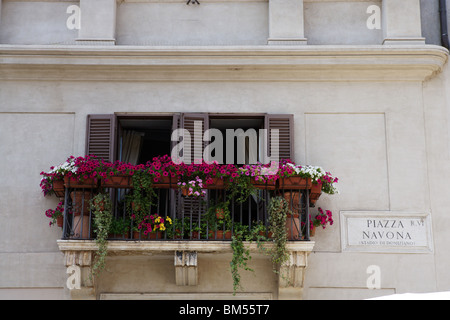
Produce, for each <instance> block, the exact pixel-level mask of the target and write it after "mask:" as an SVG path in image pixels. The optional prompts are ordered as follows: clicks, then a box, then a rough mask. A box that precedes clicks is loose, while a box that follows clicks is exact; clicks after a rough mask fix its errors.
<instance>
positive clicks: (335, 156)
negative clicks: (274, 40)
mask: <svg viewBox="0 0 450 320" xmlns="http://www.w3.org/2000/svg"><path fill="white" fill-rule="evenodd" d="M37 2H38V1H29V2H22V1H5V0H4V1H3V3H2V7H1V19H0V43H2V44H31V43H32V44H51V43H74V42H75V40H76V39H77V37H78V33H77V31H74V30H70V31H69V30H67V28H66V27H65V21H66V18H67V17H68V15H67V14H66V13H65V7H66V6H67V5H69V4H77V2H73V3H72V2H56V1H55V2H53V1H49V2H44V3H40V6H39V8H38V9H37V10H33V12H35V15H33V16H32V17H28V18H26V19H22V18H20V17H23V16H24V15H25V16H26V17H27V14H29V12H30V9H31V8H35V7H36V3H37ZM377 3H380V2H379V1H378V2H377V1H375V2H373V1H350V2H348V3H347V2H336V3H334V2H329V1H305V6H304V8H305V14H306V15H305V30H304V31H305V37H306V38H307V39H308V43H310V44H355V45H363V44H364V45H365V44H373V45H379V44H381V43H382V40H383V35H382V32H381V31H379V30H372V31H370V32H369V31H368V30H367V29H366V28H365V26H364V27H362V28H357V26H359V24H360V23H362V22H365V19H364V17H366V16H367V14H365V13H364V12H362V13H361V12H360V11H361V10H360V9H362V8H363V7H366V5H368V4H377ZM152 4H153V5H155V6H157V7H158V10H166V9H167V10H171V11H175V12H176V13H177V16H178V17H179V18H180V19H181V20H183V19H184V20H183V23H181V22H180V24H177V25H176V26H175V27H173V28H175V29H170V28H167V25H166V23H167V24H169V22H170V23H172V21H168V20H166V17H165V16H164V15H163V14H160V15H157V14H156V12H159V11H158V10H156V11H155V12H153V11H151V10H149V9H148V8H149V7H148V6H146V5H148V4H147V3H133V2H132V1H125V2H123V3H122V4H121V5H120V6H119V7H118V10H117V13H118V14H117V29H116V36H117V38H116V41H117V44H119V45H120V44H158V43H159V44H161V43H162V44H179V43H180V42H183V43H184V44H198V43H199V42H200V43H201V44H213V43H220V44H242V43H245V44H248V45H254V44H258V45H265V41H266V40H267V37H268V34H269V26H268V25H267V24H268V16H267V15H268V2H267V1H244V0H243V1H236V2H232V3H225V2H220V1H214V2H212V3H210V4H209V3H206V2H205V3H202V4H201V6H200V7H195V6H186V5H184V4H183V3H181V2H176V1H174V2H169V3H164V4H162V3H156V1H155V3H153V2H152ZM166 7H167V8H166ZM240 9H242V10H240ZM195 10H197V11H195ZM199 10H202V11H201V15H200V11H199ZM147 11H148V12H147ZM219 11H226V12H228V13H229V14H230V15H233V17H234V19H235V20H233V19H228V17H229V16H227V15H225V16H222V15H220V19H215V17H218V16H219V13H218V12H219ZM54 12H58V13H60V14H54V15H53V13H54ZM61 12H62V13H61ZM336 12H337V13H339V15H340V14H341V13H342V14H344V12H345V14H346V16H345V17H346V18H345V19H344V20H343V21H344V22H345V23H342V24H341V22H342V21H341V20H339V19H335V20H333V19H330V20H328V21H329V22H330V23H331V25H330V27H329V28H330V29H332V30H334V31H335V32H338V33H341V34H343V33H345V35H343V36H342V37H338V38H336V37H334V36H332V35H333V33H330V32H327V30H328V29H329V28H328V25H324V24H323V21H324V19H323V18H322V17H327V16H329V15H330V14H331V13H333V14H334V13H336ZM147 13H148V14H149V19H148V20H145V18H146V17H147ZM347 13H348V14H347ZM151 14H156V15H157V17H156V16H154V17H153V18H154V19H153V18H152V16H151ZM50 16H51V17H52V19H48V18H49V17H50ZM350 16H351V17H354V19H350V18H349V17H350ZM156 18H158V19H156ZM215 20H218V21H219V22H220V23H218V24H215V25H214V28H209V26H210V25H211V24H212V22H213V21H215ZM42 21H45V26H42ZM155 21H157V22H158V26H159V28H160V32H158V33H155V34H149V33H148V30H149V29H152V23H154V22H155ZM333 23H334V24H333ZM229 24H230V25H231V28H229ZM36 25H39V27H35V26H36ZM197 26H199V28H197V29H196V31H195V32H193V30H192V29H193V28H196V27H197ZM184 27H186V28H184ZM349 29H352V30H353V32H352V33H347V30H349ZM237 30H243V31H242V33H240V32H238V31H237ZM415 36H419V35H415ZM331 48H332V49H333V48H340V47H339V46H337V45H336V46H331ZM363 48H367V50H370V47H369V46H367V47H363ZM328 49H330V47H327V48H324V49H323V50H328ZM61 50H65V49H61ZM99 50H100V51H101V50H105V51H107V50H108V49H107V48H106V47H105V48H103V49H102V48H100V49H99ZM145 50H148V51H151V50H150V49H148V48H147V49H143V51H144V53H141V56H145V54H146V53H145ZM172 50H174V51H176V50H177V48H175V47H174V48H172ZM202 50H205V49H202ZM220 50H222V51H220V54H221V57H225V58H226V59H229V61H231V62H230V64H231V65H232V63H233V61H234V60H233V59H234V57H228V56H227V52H226V51H227V50H225V49H223V48H222V49H220ZM249 50H251V49H249ZM286 50H287V49H286ZM317 50H322V49H317ZM343 50H344V49H343ZM348 50H350V49H348ZM407 50H411V52H414V48H408V49H407ZM407 50H406V51H407ZM206 51H207V50H206ZM9 54H10V53H8V54H4V56H5V60H2V61H3V62H2V63H4V64H5V65H6V64H7V63H10V62H4V61H6V60H7V59H6V56H8V55H9ZM33 54H35V55H37V54H36V52H33ZM88 54H92V55H96V53H88ZM276 54H278V56H277V58H279V60H277V63H280V64H282V63H281V62H280V60H282V59H283V58H285V59H288V58H286V57H283V56H282V54H281V55H280V54H279V53H276ZM276 54H275V55H276ZM295 54H297V53H295ZM295 54H292V52H289V55H295ZM377 54H378V55H377ZM377 54H374V55H373V56H374V61H376V62H377V61H384V60H385V57H383V56H381V54H380V53H379V52H378V53H377ZM396 54H397V53H396ZM401 54H403V55H404V57H405V59H408V53H405V52H401V53H398V54H397V55H401ZM73 55H76V54H75V53H73V52H71V54H69V55H68V56H70V57H71V56H73ZM268 55H269V54H268ZM357 55H359V56H361V57H362V56H363V53H362V52H358V53H357ZM136 56H138V54H136ZM280 56H281V57H280ZM311 56H314V55H312V54H311V55H310V56H309V57H308V58H305V57H303V60H301V59H302V57H300V58H299V60H301V61H306V60H307V61H309V60H310V59H311V58H310V57H311ZM338 56H339V55H338V53H336V55H335V56H333V55H329V56H328V60H324V61H319V62H317V63H316V65H312V64H311V65H310V66H309V67H310V68H309V69H308V68H305V69H302V70H300V71H298V74H296V75H297V76H298V79H294V78H289V80H286V79H285V78H283V77H282V76H280V73H281V74H282V71H279V70H277V71H276V72H275V71H273V70H269V68H268V69H267V70H265V71H264V70H263V71H260V72H262V74H264V75H265V76H267V79H270V78H271V77H273V78H274V80H273V81H271V80H265V81H261V80H260V79H257V78H256V79H251V80H249V77H248V74H247V77H245V76H243V77H242V78H243V80H242V79H240V78H239V75H237V76H233V77H228V78H226V79H225V80H221V79H220V74H219V76H217V75H216V74H215V72H209V71H211V70H202V71H201V72H202V77H201V80H196V81H190V80H189V79H186V77H185V75H184V76H180V74H178V73H177V72H174V73H173V74H170V75H168V76H167V75H166V76H165V78H164V79H163V80H158V79H152V80H140V81H134V80H133V78H132V77H131V78H130V77H129V74H127V77H126V79H120V76H117V75H120V73H119V72H118V69H119V68H117V69H115V67H114V65H113V66H111V70H110V71H111V72H112V73H113V74H114V72H117V73H116V74H115V77H114V79H111V80H109V79H104V75H103V77H102V76H100V77H99V78H100V80H95V79H87V78H86V77H85V76H84V75H83V74H84V73H87V72H91V73H89V74H91V75H92V74H93V73H92V69H89V68H86V67H83V66H81V67H80V70H81V71H77V70H76V68H75V69H69V68H67V69H66V68H65V67H66V65H72V66H73V65H77V64H78V65H83V63H84V61H85V60H82V59H81V58H79V57H76V58H68V57H63V58H61V56H60V57H59V58H61V59H60V60H61V61H63V62H61V66H60V67H59V68H58V67H56V68H53V67H49V66H48V65H50V63H48V62H47V61H45V63H48V65H47V66H45V65H44V67H43V68H42V69H39V68H37V69H30V70H25V71H24V72H23V73H22V74H20V73H15V72H17V71H16V70H14V68H9V69H7V68H4V69H2V73H1V79H0V150H1V154H2V155H1V156H0V176H1V177H2V182H4V184H3V185H2V186H1V187H0V240H1V241H0V298H2V299H7V298H30V299H31V298H40V299H42V298H50V299H59V298H61V299H64V298H69V297H70V295H69V294H68V290H67V289H65V281H66V279H67V275H66V269H65V267H64V262H63V255H62V253H61V252H60V251H59V249H58V247H57V244H56V240H57V239H59V237H60V230H59V229H57V228H55V227H53V228H50V227H49V226H48V222H49V220H48V218H46V217H45V216H44V211H45V210H46V209H47V208H51V207H54V206H55V205H56V203H57V200H56V199H45V198H43V197H42V195H41V192H40V190H39V181H40V176H39V173H40V172H41V171H42V170H48V168H49V167H50V165H55V164H59V163H61V162H63V161H64V160H65V159H66V158H67V157H68V156H69V155H83V154H84V150H85V126H86V116H87V114H93V113H114V112H136V113H158V112H212V113H232V112H246V113H251V112H255V113H292V114H294V123H295V160H296V161H297V162H298V163H307V164H315V165H320V166H323V167H324V168H326V169H328V170H330V171H331V172H332V173H333V174H335V175H336V176H338V177H339V178H340V182H339V184H338V186H339V190H340V194H339V195H335V196H326V195H323V196H322V197H321V199H320V200H319V202H318V205H317V206H318V207H319V206H321V207H324V208H325V207H326V208H329V209H330V210H332V211H333V212H334V213H335V214H334V218H335V223H334V225H333V226H331V227H329V228H328V229H327V230H318V231H317V234H316V236H315V238H314V240H315V247H314V251H313V252H312V253H311V254H310V256H309V260H308V264H309V265H308V268H307V272H306V278H305V288H304V298H306V299H321V298H327V299H362V298H367V297H372V296H379V295H384V294H391V293H402V292H428V291H436V290H438V291H442V290H449V289H450V277H449V276H448V271H447V270H448V267H449V265H450V258H449V257H450V255H449V254H448V248H447V247H448V246H447V244H448V242H449V240H450V239H449V235H448V232H447V230H448V228H449V227H450V219H449V218H448V214H447V208H448V206H449V205H450V203H449V201H450V200H449V197H448V194H449V192H450V190H449V186H448V184H447V181H448V179H449V178H450V168H449V163H450V162H449V160H450V159H449V158H450V151H449V150H450V139H449V131H450V122H449V121H448V119H449V116H450V111H449V110H450V105H449V103H450V90H449V88H450V67H449V65H448V62H447V63H446V64H445V65H444V67H443V68H442V70H439V71H438V72H437V73H438V74H435V75H432V76H431V77H429V78H428V77H424V78H422V79H420V77H409V78H408V77H407V76H405V77H404V78H402V77H401V75H402V72H403V73H404V74H407V73H408V72H414V71H415V70H417V69H420V66H418V65H415V66H409V65H408V67H406V68H404V69H403V70H401V68H397V69H395V71H394V73H395V72H397V73H398V72H400V76H398V77H396V76H395V75H394V76H393V75H392V73H389V70H387V69H388V68H386V67H385V66H384V69H383V70H380V69H377V67H376V65H375V66H372V70H370V71H367V70H366V71H364V72H366V73H365V74H364V76H359V77H352V76H353V75H354V74H358V72H360V70H361V68H362V67H361V66H360V65H358V64H357V63H355V62H354V61H353V60H352V61H350V62H348V64H351V63H353V64H352V66H353V68H354V70H350V71H349V70H348V69H345V70H344V71H340V70H341V69H339V68H334V67H330V66H331V65H333V63H334V62H335V60H339V59H341V60H340V61H342V60H344V58H339V57H338ZM350 56H351V55H349V56H348V57H346V58H345V59H348V60H351V59H355V58H353V57H352V58H350ZM431 56H432V55H431V54H430V55H429V56H428V57H429V60H432V58H431ZM14 58H17V59H18V60H20V59H21V57H14ZM77 59H78V60H77ZM124 59H125V60H126V59H128V60H126V61H129V62H130V64H132V62H133V61H134V60H133V59H138V58H133V57H130V56H127V57H125V58H124ZM192 59H194V58H192ZM214 59H215V58H214V57H212V58H210V60H209V61H208V63H210V64H211V65H214V64H215V63H216V60H214ZM217 59H218V58H217ZM258 59H260V60H258V62H261V60H262V59H261V58H260V57H259V58H258ZM267 59H270V58H267ZM361 59H362V58H361ZM60 60H58V62H57V63H59V61H60ZM104 60H108V59H107V58H106V59H105V58H104V57H103V58H102V57H100V58H99V57H97V56H95V57H94V58H93V59H92V61H90V63H93V64H94V65H95V64H96V63H104ZM425 60H426V59H424V60H423V61H425ZM21 61H22V60H21ZM43 61H44V60H43ZM362 61H363V62H361V64H364V63H365V62H366V60H362ZM21 63H23V61H22V62H21ZM264 63H266V64H268V62H267V61H266V60H264V62H261V64H264ZM346 63H347V62H345V63H342V65H344V64H346ZM426 63H429V64H430V65H431V64H432V63H431V62H429V61H428V60H426V61H425V62H423V64H426ZM23 64H24V63H23ZM143 64H144V62H143ZM193 64H195V62H194V63H193ZM300 64H301V63H300ZM393 64H396V66H398V65H399V64H400V62H398V61H396V62H395V63H393ZM411 64H412V63H411ZM418 64H419V63H418ZM317 65H321V66H319V67H318V66H317ZM342 65H341V66H340V67H342ZM275 66H276V65H275ZM327 66H328V67H327ZM46 67H48V68H49V69H50V68H53V69H51V72H52V73H51V76H48V77H45V76H46V69H45V68H46ZM321 67H323V68H322V69H320V68H321ZM122 69H123V68H122ZM243 69H246V68H245V67H243ZM275 69H276V68H275ZM42 70H44V71H42ZM55 70H56V71H55ZM236 70H238V68H237V69H236ZM246 70H247V72H248V70H249V69H246ZM250 70H252V69H251V68H250ZM399 70H401V71H399ZM212 71H214V70H212ZM244 71H245V70H244ZM147 72H148V74H149V75H151V74H152V71H147ZM158 72H160V73H163V72H161V70H159V71H158ZM180 72H181V71H180ZM339 72H341V73H339ZM142 73H145V71H142ZM142 73H140V74H139V76H142ZM330 73H332V74H333V75H334V76H333V78H332V77H331V76H329V74H330ZM12 74H13V76H12ZM148 74H147V75H148ZM408 74H409V73H408ZM430 74H431V72H430ZM158 75H159V73H158ZM171 75H173V78H172V79H171ZM312 75H314V76H312ZM227 76H228V74H227ZM41 77H43V78H45V79H43V80H41V79H40V78H41ZM77 77H79V78H80V79H81V80H73V79H76V78H77ZM124 77H125V76H124ZM208 77H210V78H212V79H214V80H211V79H208ZM218 77H219V79H218ZM384 77H385V78H384ZM275 78H276V79H275ZM313 78H314V81H312V80H308V79H313ZM331 78H332V79H331ZM30 79H34V80H30ZM352 210H359V211H361V210H364V211H400V212H430V213H431V216H432V223H433V225H432V230H433V243H434V251H433V253H427V254H406V253H404V254H393V253H390V254H374V253H348V252H342V250H341V242H340V241H341V232H342V230H340V224H339V222H340V221H339V212H340V211H352ZM229 259H230V255H229V254H220V255H214V254H201V255H200V256H199V286H198V287H193V288H188V289H186V288H179V287H176V286H175V285H174V278H173V273H174V269H173V256H170V255H148V256H139V257H134V258H132V257H112V258H111V259H109V260H108V268H107V270H106V272H105V273H104V274H103V275H102V276H101V279H100V282H99V283H98V294H102V293H113V292H116V293H117V292H120V293H124V292H125V293H131V292H133V291H138V292H158V293H167V292H184V293H185V292H188V291H189V292H194V291H195V292H197V291H198V292H211V291H214V292H216V293H230V292H231V291H232V282H231V276H230V273H229V270H228V265H229ZM370 265H378V266H379V267H380V269H381V277H382V278H381V289H378V290H369V289H367V287H366V280H367V277H368V274H367V267H368V266H370ZM252 266H253V267H254V268H255V269H256V273H255V274H252V273H245V272H244V273H243V277H244V283H243V284H244V287H245V288H246V291H247V292H259V293H271V294H272V297H273V298H276V292H277V283H276V276H275V275H274V274H273V273H272V271H271V266H270V264H269V263H268V259H267V258H264V257H261V256H257V257H256V258H255V260H254V261H252ZM144 268H145V271H144ZM166 270H168V271H167V272H163V271H166ZM154 273H158V274H162V275H161V276H160V277H158V279H155V278H153V277H152V274H154ZM255 279H264V280H265V281H263V282H262V281H261V282H259V281H255ZM141 281H142V282H141ZM130 284H133V286H131V285H130ZM134 285H136V286H134Z"/></svg>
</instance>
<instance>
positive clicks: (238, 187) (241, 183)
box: [227, 175, 256, 203]
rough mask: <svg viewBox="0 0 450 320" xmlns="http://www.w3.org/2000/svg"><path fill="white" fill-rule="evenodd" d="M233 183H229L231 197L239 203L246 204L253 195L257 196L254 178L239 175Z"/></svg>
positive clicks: (234, 178)
mask: <svg viewBox="0 0 450 320" xmlns="http://www.w3.org/2000/svg"><path fill="white" fill-rule="evenodd" d="M232 179H233V181H232V182H229V183H227V191H228V193H229V197H230V198H232V197H234V200H235V201H236V202H237V203H244V202H245V201H247V199H248V197H250V195H252V194H256V188H255V186H254V185H253V184H252V177H251V176H246V175H237V176H236V177H233V178H232Z"/></svg>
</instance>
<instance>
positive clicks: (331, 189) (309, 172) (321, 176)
mask: <svg viewBox="0 0 450 320" xmlns="http://www.w3.org/2000/svg"><path fill="white" fill-rule="evenodd" d="M279 176H280V177H295V176H299V177H302V178H309V179H311V180H312V182H313V184H320V185H321V186H322V188H321V189H322V191H323V192H325V193H328V194H335V193H339V192H338V190H337V188H336V186H335V183H337V182H338V180H339V179H338V178H336V177H333V176H332V174H331V173H330V172H327V171H325V170H324V169H323V168H321V167H318V166H310V165H305V166H301V165H296V164H295V163H294V162H292V161H291V160H282V161H281V162H280V168H279Z"/></svg>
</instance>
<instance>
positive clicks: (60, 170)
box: [40, 157, 78, 196]
mask: <svg viewBox="0 0 450 320" xmlns="http://www.w3.org/2000/svg"><path fill="white" fill-rule="evenodd" d="M74 159H75V158H74V157H69V158H68V159H67V160H66V161H65V162H64V163H62V164H60V165H57V166H51V167H50V171H48V172H45V171H42V172H41V176H42V179H41V183H40V187H41V190H42V192H43V193H44V196H45V195H47V194H52V193H53V183H54V182H55V181H62V180H63V179H64V176H65V175H66V174H68V173H69V172H70V173H71V174H75V173H76V172H77V169H78V168H77V167H76V166H75V160H74Z"/></svg>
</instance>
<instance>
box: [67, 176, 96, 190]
mask: <svg viewBox="0 0 450 320" xmlns="http://www.w3.org/2000/svg"><path fill="white" fill-rule="evenodd" d="M64 186H65V187H66V188H90V189H92V188H97V187H98V181H97V179H93V178H88V179H83V180H80V181H78V180H77V179H76V178H74V177H67V176H66V177H64Z"/></svg>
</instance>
